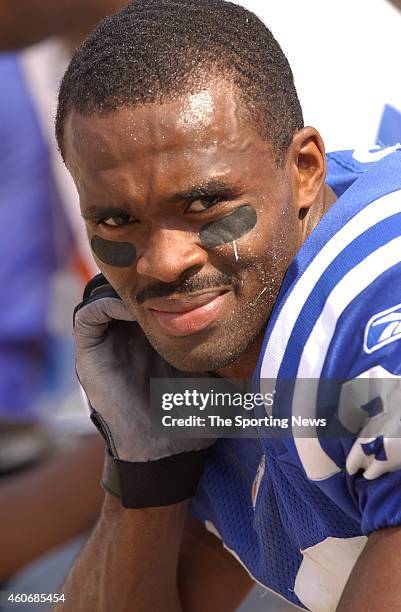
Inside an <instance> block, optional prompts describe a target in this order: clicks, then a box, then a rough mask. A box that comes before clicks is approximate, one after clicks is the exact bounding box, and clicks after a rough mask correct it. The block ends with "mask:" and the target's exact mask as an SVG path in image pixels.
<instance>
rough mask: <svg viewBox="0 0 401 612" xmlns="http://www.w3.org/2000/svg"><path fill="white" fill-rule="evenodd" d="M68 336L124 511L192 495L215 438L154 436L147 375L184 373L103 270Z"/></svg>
mask: <svg viewBox="0 0 401 612" xmlns="http://www.w3.org/2000/svg"><path fill="white" fill-rule="evenodd" d="M74 337H75V345H76V367H77V374H78V378H79V381H80V383H81V385H82V387H83V389H84V391H85V393H86V396H87V398H88V400H89V406H90V410H91V419H92V421H93V422H94V423H95V425H96V426H97V428H98V429H99V431H100V432H101V433H102V435H103V436H104V438H105V440H106V442H107V446H108V451H107V453H106V462H105V468H104V472H103V479H102V484H103V486H104V488H105V489H106V490H108V491H109V492H110V493H112V494H114V495H117V496H119V497H120V498H121V502H122V504H123V506H125V507H127V508H140V507H148V506H164V505H170V504H174V503H178V502H179V501H182V500H183V499H186V498H189V497H192V495H193V494H194V492H195V489H196V485H197V483H198V480H199V478H200V476H201V473H202V469H203V466H204V463H205V461H206V459H207V456H208V452H207V450H206V449H207V448H208V447H209V446H211V444H213V442H214V440H211V439H193V438H182V439H170V438H166V437H155V436H154V435H152V433H151V430H152V427H151V423H152V421H151V413H150V410H151V406H150V399H149V385H150V378H176V377H180V376H181V377H183V376H185V375H184V374H183V373H179V372H178V371H177V370H175V369H174V368H173V367H172V366H170V365H169V364H168V363H167V362H166V361H164V360H163V359H162V358H161V357H160V355H158V353H157V352H156V351H155V350H154V349H153V348H152V346H151V345H150V344H149V342H148V340H147V339H146V336H145V335H144V333H143V331H142V329H141V328H140V326H139V325H138V323H136V322H135V320H134V318H133V316H132V315H131V313H130V312H129V311H128V309H127V307H126V306H125V305H124V303H123V302H122V300H121V299H120V298H119V296H118V295H117V293H116V292H115V291H114V290H113V288H112V287H111V285H109V284H108V282H107V280H106V279H105V278H104V277H103V276H102V275H98V276H96V277H95V278H94V279H93V280H92V281H91V282H90V283H89V284H88V286H87V287H86V290H85V293H84V299H83V301H82V302H81V303H80V304H79V305H78V306H77V308H76V309H75V312H74Z"/></svg>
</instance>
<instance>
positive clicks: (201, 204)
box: [185, 196, 221, 212]
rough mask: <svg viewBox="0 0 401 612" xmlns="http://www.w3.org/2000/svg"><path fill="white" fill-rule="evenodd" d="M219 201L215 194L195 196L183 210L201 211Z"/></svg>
mask: <svg viewBox="0 0 401 612" xmlns="http://www.w3.org/2000/svg"><path fill="white" fill-rule="evenodd" d="M220 201H221V200H220V198H219V197H217V196H210V197H205V198H197V199H196V200H193V201H192V202H191V203H190V204H189V206H188V207H187V209H186V210H185V212H202V211H204V210H207V209H208V208H212V206H215V205H216V204H218V203H219V202H220Z"/></svg>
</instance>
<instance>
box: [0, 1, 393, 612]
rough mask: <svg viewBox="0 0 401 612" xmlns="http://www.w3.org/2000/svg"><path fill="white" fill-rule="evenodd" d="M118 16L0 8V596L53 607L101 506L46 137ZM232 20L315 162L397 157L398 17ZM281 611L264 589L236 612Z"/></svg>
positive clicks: (302, 7)
mask: <svg viewBox="0 0 401 612" xmlns="http://www.w3.org/2000/svg"><path fill="white" fill-rule="evenodd" d="M199 2H202V0H199ZM124 4H126V1H124V2H122V1H121V0H57V2H54V1H53V0H18V2H15V1H14V2H11V0H0V210H1V213H2V216H1V219H2V228H3V229H2V236H1V240H0V286H1V287H2V292H1V294H0V541H1V551H0V590H2V589H3V590H11V591H18V592H26V593H29V592H39V593H40V592H42V593H50V592H57V591H58V589H59V586H60V583H61V582H62V581H63V579H64V577H65V575H66V573H67V571H68V568H69V567H70V565H71V563H72V561H73V559H74V557H75V556H76V554H77V553H78V551H79V549H80V547H81V546H82V544H83V543H84V541H85V539H86V537H87V535H88V533H89V532H90V529H91V528H92V526H93V525H94V523H95V522H96V519H97V516H98V513H99V510H100V506H101V501H102V497H103V494H102V491H101V489H100V486H99V484H98V482H99V479H100V472H101V465H102V458H103V442H102V440H101V439H99V438H100V437H99V436H98V434H97V431H96V430H94V428H93V426H92V424H91V423H90V422H89V419H88V416H87V412H86V409H85V406H84V402H83V399H82V397H81V394H80V390H79V387H78V385H77V382H76V379H75V367H74V355H73V345H72V339H71V321H72V311H73V308H74V306H75V304H76V303H77V302H78V301H79V300H80V296H81V293H82V288H83V286H84V284H85V283H86V281H87V280H88V279H89V278H90V277H91V276H92V275H93V274H94V273H96V268H95V266H94V263H93V261H92V259H91V256H90V251H89V248H88V245H87V241H86V236H85V231H84V225H83V222H82V220H81V218H80V214H79V206H78V199H77V194H76V192H75V187H74V185H73V184H72V181H71V179H70V177H69V175H68V173H67V171H66V169H65V167H64V166H63V164H62V162H61V159H60V157H59V154H58V151H57V147H56V143H55V139H54V135H53V125H54V116H55V109H56V99H57V90H58V85H59V82H60V79H61V77H62V74H63V72H64V70H65V68H66V66H67V64H68V61H69V58H70V57H71V54H72V53H73V51H74V49H75V48H76V47H77V45H79V43H80V41H81V40H82V39H83V38H84V37H85V35H86V34H87V33H88V32H89V31H90V30H91V29H92V28H93V26H94V25H95V23H96V22H97V21H98V20H99V19H101V18H102V17H104V16H105V15H108V14H111V13H112V12H114V11H115V10H118V9H119V8H120V7H121V6H123V5H124ZM238 4H242V5H243V6H245V7H246V8H248V9H250V10H252V11H253V12H255V13H256V14H257V15H259V17H261V18H262V19H263V20H264V21H265V23H266V24H267V25H268V27H269V28H270V29H271V30H272V31H273V33H274V35H275V36H276V38H277V39H278V41H279V42H280V44H281V45H282V47H283V49H284V51H285V52H286V54H287V56H288V59H289V61H290V64H291V65H292V68H293V71H294V75H295V81H296V85H297V88H298V92H299V96H300V99H301V103H302V106H303V109H304V114H305V122H306V124H309V125H313V126H314V127H316V128H317V129H318V130H319V131H320V132H321V134H322V136H323V139H324V141H325V142H326V146H327V149H328V150H336V149H346V148H358V149H360V153H359V154H360V155H361V156H369V155H372V154H373V155H374V147H375V145H378V144H380V145H387V146H392V145H394V144H396V143H397V142H399V141H401V112H400V111H401V80H400V78H399V76H398V45H399V43H398V40H399V36H400V33H401V13H400V12H399V8H400V6H399V5H400V2H397V1H394V2H390V1H389V0H336V1H335V2H334V1H332V0H326V1H325V2H321V0H303V1H302V0H270V1H269V2H267V1H266V0H241V1H238ZM19 609H20V610H23V609H24V607H23V606H21V607H20V608H19ZM28 609H30V610H32V609H33V608H32V606H30V607H29V608H27V610H28ZM35 609H43V610H44V609H46V606H42V607H40V606H39V605H38V606H36V607H35ZM290 609H294V608H293V607H292V606H289V605H288V604H286V603H285V602H281V600H279V599H278V598H276V597H273V596H271V595H270V594H266V593H265V592H264V590H263V589H261V588H256V589H255V591H254V593H252V595H251V597H250V598H249V600H248V601H247V602H246V603H245V604H244V605H243V606H242V607H241V611H242V612H261V611H262V610H265V611H270V612H279V611H281V612H284V611H286V610H290ZM1 610H2V612H5V610H7V607H3V608H1Z"/></svg>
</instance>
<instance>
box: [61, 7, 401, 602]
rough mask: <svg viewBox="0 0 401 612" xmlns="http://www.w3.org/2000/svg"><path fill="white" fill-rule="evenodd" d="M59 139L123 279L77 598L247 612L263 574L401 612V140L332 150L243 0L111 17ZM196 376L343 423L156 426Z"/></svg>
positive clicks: (100, 366) (91, 226)
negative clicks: (282, 430)
mask: <svg viewBox="0 0 401 612" xmlns="http://www.w3.org/2000/svg"><path fill="white" fill-rule="evenodd" d="M305 36H313V33H312V32H311V31H308V32H305ZM315 52H316V53H321V52H322V50H321V49H316V50H315ZM310 70H314V65H313V57H311V59H310ZM316 78H317V79H318V78H319V75H318V74H316ZM57 137H58V141H59V146H60V150H61V152H62V154H63V157H64V160H65V163H66V164H67V167H68V169H69V170H70V172H71V174H72V176H73V178H74V181H75V183H76V186H77V188H78V192H79V195H80V203H81V211H82V215H83V217H84V219H85V222H86V227H87V231H88V236H89V240H90V244H91V248H92V251H93V255H94V257H95V260H96V263H97V264H98V266H99V267H100V269H101V271H102V273H103V275H102V276H100V277H97V278H96V279H94V280H93V281H92V282H91V283H90V284H89V286H88V287H87V290H86V292H85V296H84V300H83V302H82V303H81V304H80V305H79V306H78V307H77V309H76V312H75V340H76V347H77V372H78V376H79V378H80V381H81V383H82V386H83V388H84V390H85V392H86V394H87V396H88V399H89V403H90V406H91V417H92V420H93V421H94V423H95V424H96V425H97V427H98V428H99V429H100V431H101V432H102V434H103V435H104V437H105V439H106V440H107V446H108V449H107V455H106V462H105V469H104V474H103V485H104V487H105V489H106V490H107V491H108V494H107V495H106V501H105V504H104V508H103V513H102V516H101V518H100V520H99V523H98V525H97V527H96V529H95V530H94V532H93V534H92V536H91V538H90V540H89V542H88V543H87V545H86V546H85V549H84V550H83V552H82V554H81V555H80V557H79V559H78V560H77V562H76V563H75V565H74V567H73V569H72V571H71V574H70V576H69V578H68V579H67V582H66V584H65V586H64V592H65V594H66V600H67V603H66V604H64V606H66V608H67V609H71V610H74V612H76V611H79V610H82V611H85V612H86V611H87V610H90V609H95V610H97V611H100V610H110V609H116V610H117V609H118V610H132V609H134V610H136V611H140V610H141V611H148V610H160V611H162V610H163V611H178V610H181V609H183V610H190V611H191V612H192V611H197V610H199V611H204V610H219V611H221V610H234V609H235V608H236V607H237V606H238V605H239V604H240V602H241V601H242V600H243V598H244V597H245V596H246V594H247V593H248V591H249V589H250V588H251V587H252V585H253V584H254V583H255V582H258V583H260V584H261V585H263V586H264V587H266V588H269V589H273V590H274V591H275V592H276V593H278V594H279V595H281V596H282V597H284V598H285V599H286V600H288V601H289V602H291V603H292V604H293V605H295V606H298V607H299V608H301V609H309V610H313V611H326V610H335V609H338V610H340V611H342V612H344V611H346V610H352V611H353V612H358V611H362V610H366V609H369V610H372V611H373V610H376V611H379V610H380V611H381V610H397V609H401V587H400V584H401V580H400V578H401V569H400V567H401V563H400V561H401V553H400V550H401V546H400V544H401V531H400V528H399V525H400V523H401V512H400V507H401V506H400V495H401V493H400V491H401V487H400V484H401V443H400V437H399V436H400V433H401V432H400V431H399V427H400V423H399V420H400V419H399V414H398V413H397V410H398V409H397V401H394V397H396V396H397V388H396V382H397V380H398V378H397V377H398V375H399V374H400V372H399V370H400V348H399V347H400V343H399V340H400V338H401V331H400V320H401V314H400V310H401V307H400V304H399V302H400V301H401V300H400V297H399V286H400V278H401V276H400V272H401V248H400V247H401V196H400V189H401V155H400V152H399V150H398V147H397V146H394V147H392V148H390V149H386V150H381V149H379V150H378V149H375V150H372V151H356V152H353V153H350V152H343V153H337V154H331V155H330V156H329V157H328V160H327V163H326V156H325V151H324V145H323V142H322V140H321V138H320V136H319V134H318V133H317V131H316V130H315V129H313V128H311V127H305V126H304V125H303V119H302V111H301V108H300V105H299V102H298V98H297V94H296V91H295V88H294V83H293V78H292V73H291V70H290V67H289V65H288V62H287V60H286V58H285V56H284V55H283V53H282V51H281V49H280V47H279V45H278V44H277V42H276V41H275V39H274V38H273V36H272V35H271V33H270V32H269V30H267V29H266V28H265V26H264V25H263V24H262V23H261V22H260V21H259V20H258V19H257V18H256V17H255V16H254V15H252V14H251V13H249V12H247V11H246V10H244V9H243V8H241V7H238V6H236V5H234V4H231V3H228V2H223V1H221V0H205V1H204V2H201V3H200V2H198V1H197V0H183V1H182V2H176V1H174V0H163V1H160V2H159V1H157V0H154V1H152V0H138V1H137V2H134V3H132V4H130V5H128V7H127V8H125V9H123V10H122V11H120V12H119V13H117V14H116V15H114V16H112V17H110V18H108V19H106V20H105V21H103V22H102V23H101V25H100V26H99V27H98V28H97V29H96V30H95V31H94V33H93V34H92V35H91V36H90V37H89V38H88V39H87V40H86V42H85V43H84V44H83V45H82V46H81V48H80V49H79V50H78V51H77V53H76V54H75V56H74V58H73V60H72V62H71V64H70V66H69V68H68V70H67V72H66V74H65V76H64V79H63V82H62V85H61V90H60V97H59V107H58V115H57ZM185 373H191V374H192V376H205V377H207V376H208V375H214V376H215V375H218V376H220V377H223V378H227V379H229V378H234V377H237V378H247V377H248V378H250V377H251V376H252V374H253V380H254V387H255V391H265V390H266V388H267V387H269V385H270V382H271V381H272V380H273V381H275V382H277V383H278V384H277V385H276V387H277V389H278V390H280V385H279V383H280V381H292V384H291V385H289V387H288V386H287V387H286V390H285V393H283V394H280V393H278V397H277V398H276V400H275V402H274V406H273V409H272V410H273V414H274V415H275V416H278V417H280V416H285V417H288V418H290V419H292V417H293V416H295V417H297V418H298V417H302V418H304V419H305V420H306V421H307V422H308V423H311V424H313V423H314V422H315V420H316V419H317V420H320V417H322V420H324V419H326V420H327V423H328V429H327V430H326V431H325V435H321V433H320V432H318V431H317V430H316V428H314V427H313V425H310V426H309V427H308V428H307V432H308V435H307V437H304V436H303V433H302V431H300V429H299V427H298V426H297V425H296V424H294V425H293V426H292V428H291V429H290V432H287V435H286V436H285V437H280V436H275V437H274V438H272V437H270V436H268V435H266V432H265V431H264V429H263V427H261V428H260V429H259V438H257V439H243V438H240V439H219V440H218V441H217V443H215V444H214V445H212V446H211V443H212V442H213V440H210V439H191V438H185V437H182V438H167V437H157V436H154V435H152V423H151V414H150V413H151V410H150V408H151V407H150V404H149V379H150V378H166V377H167V378H169V377H170V378H171V379H175V378H177V377H181V376H185ZM187 375H188V374H187ZM366 379H367V382H368V390H367V392H366V393H365V392H364V387H362V391H361V390H360V389H359V387H358V385H357V383H358V382H361V381H362V382H363V381H366ZM325 380H329V381H330V380H334V381H335V380H338V381H340V384H339V385H338V388H337V387H335V388H334V389H332V390H330V393H322V391H321V384H322V383H323V382H324V381H325ZM269 381H270V382H269ZM341 381H344V382H343V383H341ZM372 381H376V383H375V384H373V382H372ZM371 382H372V384H370V383H371ZM355 385H356V386H355ZM394 385H395V386H394ZM322 397H323V399H322ZM327 397H330V399H331V400H332V401H330V402H327V401H326V400H327ZM323 400H324V401H323ZM398 403H399V402H398ZM258 411H259V412H260V413H263V412H264V413H265V414H266V411H265V409H264V408H263V410H262V409H261V408H260V407H259V409H258V410H257V409H256V407H255V412H256V413H257V412H258ZM323 417H324V419H323ZM191 498H192V501H191V503H189V501H188V500H189V499H191ZM64 609H65V608H64Z"/></svg>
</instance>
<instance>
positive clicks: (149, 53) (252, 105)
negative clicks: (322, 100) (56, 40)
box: [56, 0, 303, 163]
mask: <svg viewBox="0 0 401 612" xmlns="http://www.w3.org/2000/svg"><path fill="white" fill-rule="evenodd" d="M211 74H214V75H222V76H223V77H224V76H226V77H227V78H229V79H230V80H231V82H234V84H235V86H236V87H237V90H238V92H239V96H240V99H241V101H242V102H243V106H244V110H245V112H246V113H247V117H248V118H249V119H251V120H252V121H253V123H254V124H255V126H256V128H257V129H258V132H259V133H260V134H261V135H262V136H263V137H264V138H266V139H267V140H268V141H269V143H270V144H271V146H272V151H273V155H274V157H275V159H276V161H277V162H278V163H280V162H281V161H282V160H283V158H284V154H285V152H286V151H287V148H288V146H289V144H290V143H291V140H292V137H293V135H294V134H295V132H297V131H298V130H299V129H301V128H302V127H303V117H302V110H301V106H300V103H299V100H298V96H297V92H296V89H295V85H294V79H293V75H292V71H291V68H290V65H289V63H288V61H287V58H286V57H285V55H284V53H283V51H282V50H281V48H280V46H279V44H278V43H277V41H276V40H275V38H274V36H273V35H272V33H271V32H270V31H269V30H268V29H267V28H266V26H265V25H264V24H263V23H262V21H260V20H259V19H258V18H257V17H256V16H255V15H254V14H253V13H251V12H249V11H247V10H246V9H244V8H243V7H241V6H238V5H236V4H233V3H231V2H226V1H224V0H135V1H134V2H132V3H130V4H128V6H126V7H125V8H123V9H122V10H120V11H118V12H117V13H115V14H113V15H111V16H110V17H107V18H106V19H104V20H103V21H101V22H100V24H99V25H98V26H97V28H96V29H95V30H94V31H93V33H92V34H91V35H90V36H89V37H88V38H87V39H86V40H85V41H84V42H83V44H82V45H81V46H80V47H79V49H78V50H77V51H76V53H75V55H74V57H73V58H72V60H71V63H70V65H69V67H68V68H67V71H66V73H65V75H64V78H63V80H62V83H61V87H60V92H59V101H58V110H57V118H56V136H57V140H58V144H59V148H60V151H61V153H62V154H64V147H63V136H64V124H65V120H66V117H67V115H68V113H69V112H70V111H71V110H72V109H74V110H76V111H78V112H79V113H80V114H83V115H90V114H92V113H96V112H100V113H103V112H110V111H114V110H116V109H118V108H123V107H127V106H131V105H134V106H135V105H136V106H139V105H143V104H145V103H152V102H162V101H167V100H173V99H177V98H179V97H180V96H182V95H184V94H188V93H195V92H196V91H199V86H201V88H203V87H204V86H205V85H207V82H208V79H209V78H210V75H211ZM196 86H197V87H198V89H194V88H195V87H196Z"/></svg>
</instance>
